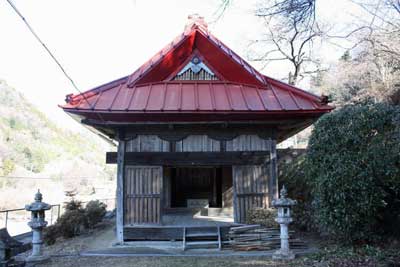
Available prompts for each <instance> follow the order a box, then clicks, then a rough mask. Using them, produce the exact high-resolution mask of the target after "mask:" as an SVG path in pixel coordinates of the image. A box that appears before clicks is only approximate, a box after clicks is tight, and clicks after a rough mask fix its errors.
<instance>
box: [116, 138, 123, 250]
mask: <svg viewBox="0 0 400 267" xmlns="http://www.w3.org/2000/svg"><path fill="white" fill-rule="evenodd" d="M124 158H125V140H124V135H123V134H122V133H121V132H120V134H119V141H118V152H117V215H116V223H117V241H118V242H119V243H121V244H122V243H123V242H124V176H125V175H124V171H125V160H124Z"/></svg>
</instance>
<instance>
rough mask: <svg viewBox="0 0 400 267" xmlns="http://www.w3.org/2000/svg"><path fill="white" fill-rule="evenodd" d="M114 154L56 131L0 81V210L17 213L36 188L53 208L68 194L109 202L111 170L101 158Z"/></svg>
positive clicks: (89, 137) (85, 136)
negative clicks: (102, 199) (107, 154)
mask: <svg viewBox="0 0 400 267" xmlns="http://www.w3.org/2000/svg"><path fill="white" fill-rule="evenodd" d="M113 149H115V148H113V147H111V146H110V145H108V144H106V143H105V142H104V141H103V140H101V139H100V138H99V137H96V136H95V135H94V134H92V133H90V132H89V131H83V133H74V132H71V131H68V130H66V129H61V128H59V127H57V126H56V125H55V123H53V122H51V121H50V120H49V119H48V118H47V117H46V115H45V114H43V113H42V112H40V111H39V110H38V109H37V108H36V107H35V106H33V105H32V104H31V103H29V101H28V100H27V99H26V98H25V97H24V96H23V95H22V94H21V93H19V92H18V91H16V90H15V89H13V88H11V87H10V86H9V85H7V83H6V82H5V81H1V80H0V176H1V177H0V190H1V193H0V209H5V208H15V207H21V205H23V204H25V203H27V202H26V201H30V200H31V199H32V197H33V193H34V191H35V190H36V188H40V189H41V191H42V192H43V194H44V197H46V199H47V201H51V202H54V203H56V202H57V203H60V202H62V201H63V200H64V191H71V190H75V191H76V192H77V193H78V196H77V197H79V198H83V199H93V198H101V197H110V196H112V195H113V192H114V191H113V190H114V188H113V185H114V184H115V183H114V181H113V179H114V177H115V173H114V172H115V170H114V168H113V167H112V166H106V164H105V152H106V151H110V150H113ZM7 177H9V178H7ZM23 177H36V178H46V179H41V180H39V179H27V178H24V179H23ZM100 191H101V192H100ZM46 194H47V195H46ZM16 196H19V197H17V198H16ZM10 198H11V199H10Z"/></svg>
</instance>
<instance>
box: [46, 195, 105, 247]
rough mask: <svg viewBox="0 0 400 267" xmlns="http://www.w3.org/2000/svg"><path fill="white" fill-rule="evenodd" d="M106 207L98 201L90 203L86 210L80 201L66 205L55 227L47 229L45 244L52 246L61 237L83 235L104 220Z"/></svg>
mask: <svg viewBox="0 0 400 267" xmlns="http://www.w3.org/2000/svg"><path fill="white" fill-rule="evenodd" d="M106 207H107V205H106V204H104V203H102V202H100V201H98V200H95V201H90V202H88V203H87V205H86V207H85V208H83V206H82V202H81V201H78V200H74V199H73V200H71V201H69V202H67V203H65V205H64V209H65V212H64V213H63V214H62V215H61V216H60V218H58V220H57V222H56V223H55V224H54V225H51V226H49V227H47V228H45V231H44V241H45V243H46V244H48V245H51V244H54V243H55V242H56V240H57V238H59V237H64V238H71V237H74V236H78V235H80V234H82V233H83V232H84V231H85V230H86V229H89V228H94V227H95V226H96V224H98V223H99V222H101V220H102V219H103V217H104V215H105V213H106Z"/></svg>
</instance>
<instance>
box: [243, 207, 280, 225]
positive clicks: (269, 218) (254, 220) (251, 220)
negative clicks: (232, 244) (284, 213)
mask: <svg viewBox="0 0 400 267" xmlns="http://www.w3.org/2000/svg"><path fill="white" fill-rule="evenodd" d="M276 213H277V211H276V210H275V209H260V208H259V209H250V210H248V211H247V213H246V223H247V224H260V225H262V226H265V227H269V228H276V227H278V224H277V222H275V218H276Z"/></svg>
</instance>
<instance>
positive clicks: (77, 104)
mask: <svg viewBox="0 0 400 267" xmlns="http://www.w3.org/2000/svg"><path fill="white" fill-rule="evenodd" d="M86 100H87V101H86ZM86 100H85V99H84V98H83V97H74V98H72V99H71V100H70V102H69V103H67V104H66V105H64V106H63V108H64V109H66V110H70V109H72V110H90V111H105V112H113V111H119V112H120V111H124V112H155V111H159V112H169V111H175V112H196V111H208V112H230V111H241V112H243V111H265V112H268V111H272V112H273V111H297V110H307V111H328V110H330V109H331V108H330V107H329V106H326V105H324V104H322V103H321V102H320V101H316V100H315V99H312V98H310V97H307V95H305V94H304V93H300V92H296V91H294V90H293V91H291V90H285V89H284V88H282V87H281V86H279V82H276V83H271V85H270V87H269V88H268V89H266V88H262V87H257V86H253V85H243V84H240V83H232V82H221V81H212V82H211V81H210V82H206V81H188V82H186V81H170V82H158V83H148V84H140V85H135V86H133V87H129V84H128V83H127V82H123V83H120V84H114V86H110V87H109V88H107V89H105V90H100V91H98V92H97V93H93V94H91V95H88V96H87V97H86Z"/></svg>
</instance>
